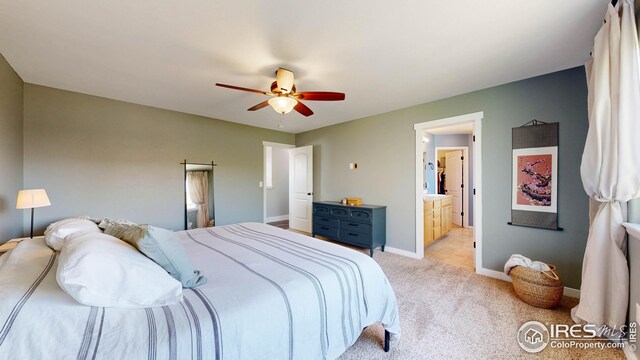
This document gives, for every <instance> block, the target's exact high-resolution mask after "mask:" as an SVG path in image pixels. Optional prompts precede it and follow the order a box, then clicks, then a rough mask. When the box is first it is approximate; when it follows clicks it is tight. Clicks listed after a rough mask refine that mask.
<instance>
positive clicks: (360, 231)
mask: <svg viewBox="0 0 640 360" xmlns="http://www.w3.org/2000/svg"><path fill="white" fill-rule="evenodd" d="M386 217H387V207H386V206H381V205H359V206H350V205H343V204H340V203H339V202H334V201H314V202H313V233H312V236H314V237H315V236H316V235H320V236H324V237H326V238H329V239H331V240H334V241H338V242H341V243H345V244H349V245H354V246H359V247H363V248H367V249H369V253H370V255H371V256H372V257H373V250H374V249H376V248H378V247H380V249H381V250H382V251H384V247H385V245H386V243H387V218H386Z"/></svg>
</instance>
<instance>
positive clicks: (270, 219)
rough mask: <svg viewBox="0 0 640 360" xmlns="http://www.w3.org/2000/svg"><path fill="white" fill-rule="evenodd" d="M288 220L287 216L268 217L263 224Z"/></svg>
mask: <svg viewBox="0 0 640 360" xmlns="http://www.w3.org/2000/svg"><path fill="white" fill-rule="evenodd" d="M284 220H289V215H288V214H287V215H279V216H270V217H268V218H265V219H264V222H265V223H270V222H275V221H284Z"/></svg>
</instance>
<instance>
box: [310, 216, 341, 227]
mask: <svg viewBox="0 0 640 360" xmlns="http://www.w3.org/2000/svg"><path fill="white" fill-rule="evenodd" d="M316 225H318V226H325V227H332V228H339V227H340V220H338V219H332V218H330V217H326V216H314V217H313V226H316Z"/></svg>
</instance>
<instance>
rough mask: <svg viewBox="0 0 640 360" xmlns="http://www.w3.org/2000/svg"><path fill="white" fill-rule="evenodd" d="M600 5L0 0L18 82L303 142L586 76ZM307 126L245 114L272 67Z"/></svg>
mask: <svg viewBox="0 0 640 360" xmlns="http://www.w3.org/2000/svg"><path fill="white" fill-rule="evenodd" d="M607 3H608V0H563V1H552V0H537V1H531V0H511V1H477V0H458V1H446V0H439V1H432V0H404V1H382V0H375V1H373V0H352V1H336V0H329V1H313V2H312V1H293V0H289V1H286V0H275V1H263V0H246V1H212V0H209V1H206V0H197V1H194V0H185V1H175V0H171V1H169V0H153V1H152V0H137V1H131V0H109V1H104V0H102V1H99V0H60V1H51V0H31V1H16V0H0V53H2V54H3V55H4V56H5V58H6V59H7V60H8V61H9V63H10V64H11V65H12V66H13V67H14V69H15V70H16V71H17V72H18V74H19V75H20V76H21V77H22V79H23V80H24V81H25V82H29V83H34V84H40V85H46V86H50V87H55V88H61V89H66V90H71V91H77V92H81V93H86V94H92V95H98V96H103V97H107V98H112V99H118V100H124V101H130V102H133V103H138V104H144V105H150V106H155V107H159V108H165V109H172V110H177V111H182V112H187V113H192V114H199V115H204V116H209V117H213V118H218V119H224V120H229V121H234V122H239V123H244V124H249V125H255V126H260V127H265V128H271V129H278V124H279V122H280V121H282V124H283V125H284V129H283V130H284V131H288V132H293V133H297V132H301V131H306V130H310V129H315V128H319V127H323V126H327V125H331V124H335V123H339V122H343V121H348V120H352V119H357V118H361V117H365V116H369V115H373V114H378V113H383V112H387V111H391V110H395V109H400V108H404V107H409V106H413V105H417V104H421V103H425V102H429V101H432V100H436V99H440V98H445V97H449V96H452V95H457V94H462V93H466V92H469V91H473V90H478V89H483V88H487V87H490V86H494V85H498V84H503V83H507V82H511V81H515V80H520V79H524V78H529V77H532V76H536V75H541V74H545V73H549V72H553V71H557V70H562V69H566V68H570V67H574V66H578V65H581V64H583V63H584V62H585V60H586V59H587V58H588V56H589V51H590V48H591V45H592V42H593V36H594V35H595V33H596V31H597V29H598V28H599V26H600V22H601V19H602V17H603V15H604V12H605V9H606V6H607ZM279 66H282V67H285V68H288V69H291V70H293V71H295V73H296V85H297V87H298V90H299V91H311V90H316V91H341V92H345V93H346V94H347V95H346V100H345V101H344V102H317V101H314V102H312V101H308V102H307V103H306V104H307V105H308V106H309V107H310V108H311V109H312V110H313V111H314V112H315V115H313V116H311V117H309V118H304V117H303V116H301V115H299V114H297V113H294V112H292V113H291V114H288V115H286V116H284V117H283V116H282V115H278V114H276V113H275V112H274V111H273V110H271V109H270V108H264V109H262V110H260V111H257V112H247V111H246V109H247V108H249V107H251V106H253V105H255V104H257V103H259V102H261V101H263V100H266V97H264V96H263V95H259V94H252V93H243V92H239V91H233V90H228V89H223V88H216V87H214V86H213V84H214V83H215V82H222V83H227V84H234V85H239V86H243V87H251V88H256V89H265V90H267V89H268V87H269V85H270V84H271V82H272V81H273V78H274V72H275V70H276V69H277V68H278V67H279Z"/></svg>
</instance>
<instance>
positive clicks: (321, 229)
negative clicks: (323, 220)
mask: <svg viewBox="0 0 640 360" xmlns="http://www.w3.org/2000/svg"><path fill="white" fill-rule="evenodd" d="M338 231H339V229H338V228H337V227H330V226H325V225H318V224H313V233H314V234H315V235H320V236H326V237H328V238H331V239H338Z"/></svg>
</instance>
